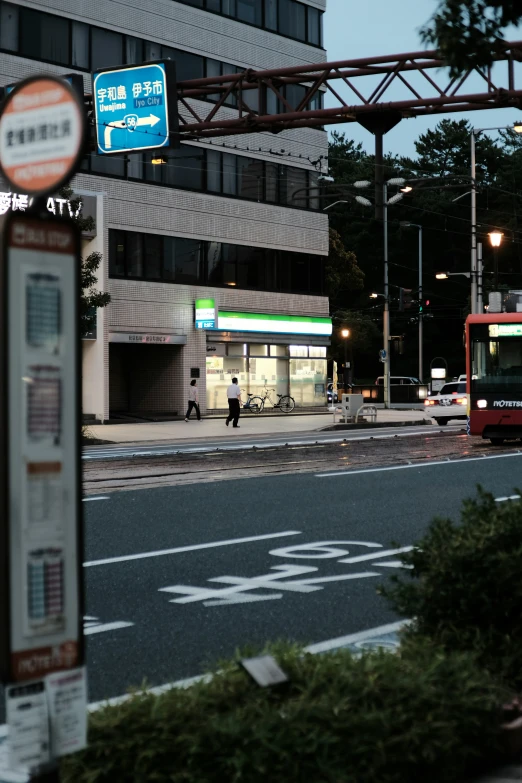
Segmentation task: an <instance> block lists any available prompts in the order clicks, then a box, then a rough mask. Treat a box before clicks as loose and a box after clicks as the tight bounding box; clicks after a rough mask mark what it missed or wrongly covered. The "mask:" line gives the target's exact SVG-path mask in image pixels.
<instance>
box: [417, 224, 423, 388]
mask: <svg viewBox="0 0 522 783" xmlns="http://www.w3.org/2000/svg"><path fill="white" fill-rule="evenodd" d="M417 228H418V229H419V302H420V307H419V381H420V382H421V383H422V376H423V363H424V356H423V339H424V335H423V329H424V321H423V318H424V309H423V308H424V305H423V302H422V226H417Z"/></svg>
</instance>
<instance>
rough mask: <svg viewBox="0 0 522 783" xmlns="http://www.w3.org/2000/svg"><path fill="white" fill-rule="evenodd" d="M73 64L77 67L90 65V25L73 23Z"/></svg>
mask: <svg viewBox="0 0 522 783" xmlns="http://www.w3.org/2000/svg"><path fill="white" fill-rule="evenodd" d="M72 64H73V65H74V66H75V67H76V68H86V69H87V68H88V67H89V25H87V24H83V22H73V23H72Z"/></svg>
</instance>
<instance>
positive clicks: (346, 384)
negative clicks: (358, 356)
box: [341, 329, 352, 393]
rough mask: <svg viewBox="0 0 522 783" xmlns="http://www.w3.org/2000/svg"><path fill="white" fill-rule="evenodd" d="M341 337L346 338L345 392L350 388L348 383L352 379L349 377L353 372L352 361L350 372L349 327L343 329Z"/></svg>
mask: <svg viewBox="0 0 522 783" xmlns="http://www.w3.org/2000/svg"><path fill="white" fill-rule="evenodd" d="M341 337H342V338H343V340H344V372H343V377H344V391H345V393H346V392H347V390H348V384H349V383H350V382H351V379H350V378H349V375H351V374H352V366H351V365H352V363H351V362H350V373H348V366H347V365H348V338H349V337H350V330H349V329H341ZM351 351H352V345H351V343H350V352H351Z"/></svg>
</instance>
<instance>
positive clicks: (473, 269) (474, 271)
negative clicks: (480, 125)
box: [471, 129, 477, 314]
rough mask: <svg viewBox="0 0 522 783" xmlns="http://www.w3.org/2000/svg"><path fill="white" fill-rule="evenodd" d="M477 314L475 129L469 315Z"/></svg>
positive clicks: (472, 152) (472, 156)
mask: <svg viewBox="0 0 522 783" xmlns="http://www.w3.org/2000/svg"><path fill="white" fill-rule="evenodd" d="M476 312H477V162H476V154H475V129H473V130H472V131H471V313H472V314H475V313H476Z"/></svg>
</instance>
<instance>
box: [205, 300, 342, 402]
mask: <svg viewBox="0 0 522 783" xmlns="http://www.w3.org/2000/svg"><path fill="white" fill-rule="evenodd" d="M198 316H200V317H199V318H198ZM196 328H199V329H205V330H206V331H207V342H206V402H207V410H223V409H226V408H227V395H226V390H227V387H228V386H229V385H230V383H231V380H232V378H233V377H237V378H238V381H239V386H240V388H241V390H242V392H243V400H246V396H247V394H256V395H261V396H262V395H263V394H264V390H265V386H266V387H268V388H269V389H273V390H274V392H273V393H272V399H273V401H274V402H275V401H277V394H290V395H291V396H292V397H294V399H295V403H296V406H298V407H318V406H324V405H326V385H327V368H326V350H327V347H328V345H329V344H330V341H329V339H328V338H329V336H330V335H331V333H332V322H331V319H330V318H324V317H314V316H294V315H284V314H271V313H239V312H230V311H218V310H216V308H215V303H214V300H199V301H198V302H196ZM267 405H269V403H268V401H267Z"/></svg>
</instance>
